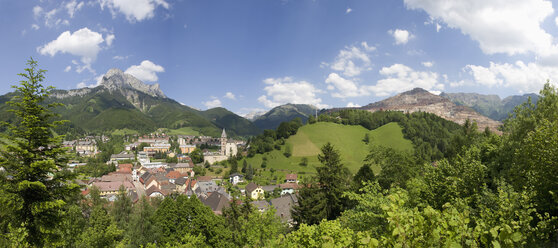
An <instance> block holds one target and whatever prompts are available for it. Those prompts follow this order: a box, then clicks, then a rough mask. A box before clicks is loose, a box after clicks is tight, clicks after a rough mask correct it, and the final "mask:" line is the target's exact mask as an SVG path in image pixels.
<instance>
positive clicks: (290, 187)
mask: <svg viewBox="0 0 558 248" xmlns="http://www.w3.org/2000/svg"><path fill="white" fill-rule="evenodd" d="M279 187H280V188H281V195H285V194H294V193H295V192H296V191H297V190H298V184H296V183H283V184H280V185H279Z"/></svg>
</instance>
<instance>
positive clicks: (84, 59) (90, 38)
mask: <svg viewBox="0 0 558 248" xmlns="http://www.w3.org/2000/svg"><path fill="white" fill-rule="evenodd" d="M554 5H555V2H552V1H545V0H506V1H503V0H475V1H455V2H451V1H445V0H391V1H369V0H355V1H338V0H329V1H323V0H297V1H294V0H292V1H289V0H266V1H262V0H246V1H218V0H215V1H202V0H182V1H170V0H98V1H94V0H91V1H84V0H66V1H49V0H42V1H8V0H0V20H1V21H0V31H1V32H2V34H3V36H2V38H1V39H0V54H1V56H0V82H1V83H0V94H4V93H7V92H9V91H11V88H10V85H13V84H15V83H17V81H18V80H20V78H19V77H18V76H17V75H16V74H17V73H19V72H21V71H22V70H23V68H24V67H25V61H26V59H27V58H28V57H30V56H32V57H33V58H35V59H36V60H38V61H39V65H40V67H41V68H44V69H46V70H48V73H47V81H46V84H48V85H53V86H55V87H56V88H59V89H75V88H79V87H94V86H96V85H97V83H98V79H99V77H100V76H102V75H103V74H104V73H105V72H106V71H108V70H109V69H110V68H119V69H122V70H123V71H127V72H129V73H131V74H133V75H134V76H136V77H138V78H139V79H141V80H143V81H144V82H146V83H149V84H152V83H159V84H160V86H161V89H162V90H163V92H164V93H165V94H166V95H167V96H168V97H170V98H173V99H175V100H177V101H179V102H181V103H184V104H186V105H189V106H192V107H195V108H199V109H207V108H211V107H215V106H223V107H226V108H228V109H230V110H232V111H234V112H236V113H239V114H247V113H250V112H253V111H263V110H268V109H270V108H272V107H274V106H277V105H280V104H285V103H288V102H291V103H308V104H314V105H317V106H319V107H343V106H359V105H366V104H368V103H371V102H374V101H378V100H381V99H383V98H386V97H388V96H392V95H394V94H397V93H400V92H402V91H405V90H410V89H412V88H414V87H422V88H425V89H427V90H430V91H432V92H478V93H483V94H498V95H500V96H501V97H505V96H508V95H513V94H523V93H529V92H538V91H539V90H540V88H541V86H542V85H543V84H544V83H545V82H546V80H547V79H548V80H550V81H551V82H553V83H554V82H558V45H557V43H556V37H558V27H557V25H558V19H557V13H556V12H555V11H554Z"/></svg>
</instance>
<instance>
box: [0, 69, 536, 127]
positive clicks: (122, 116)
mask: <svg viewBox="0 0 558 248" xmlns="http://www.w3.org/2000/svg"><path fill="white" fill-rule="evenodd" d="M13 96H14V93H13V92H12V93H8V94H5V95H2V96H0V115H2V116H7V118H5V120H7V121H10V116H11V114H10V113H9V112H7V109H8V108H7V105H6V104H5V102H6V101H9V100H10V99H11V98H12V97H13ZM529 97H531V98H532V99H533V101H534V102H535V101H536V99H537V95H535V94H530V95H523V96H510V97H507V98H504V99H503V100H501V99H500V98H499V97H498V96H496V95H481V94H476V93H442V94H441V95H439V96H438V95H434V94H431V93H430V92H428V91H426V90H423V89H420V88H416V89H413V90H411V91H407V92H403V93H400V94H398V95H396V96H393V97H390V98H387V99H384V100H382V101H379V102H375V103H371V104H368V105H366V106H363V107H360V109H363V110H367V111H378V110H396V111H404V112H415V111H424V112H430V113H433V114H436V115H438V116H440V117H442V118H445V119H447V120H450V121H454V122H456V123H459V124H463V123H464V122H465V120H467V119H471V120H475V121H476V122H477V124H478V126H479V127H480V128H482V129H484V128H486V127H488V128H489V129H491V130H494V131H496V129H497V127H498V126H499V125H500V124H501V123H500V122H499V121H498V120H503V119H504V118H505V117H507V115H508V113H509V112H511V111H512V110H513V108H514V107H515V106H517V105H519V104H521V103H523V102H525V101H526V100H527V99H528V98H529ZM47 102H61V103H63V104H64V106H63V107H58V108H56V109H55V112H56V113H58V114H60V116H61V119H66V120H69V121H70V122H69V124H67V127H66V129H67V130H70V129H75V130H79V131H80V132H94V133H95V132H96V133H98V132H110V131H113V130H117V129H131V130H135V131H138V132H142V133H145V132H152V131H155V130H156V129H158V128H169V129H179V128H183V127H188V128H190V129H191V130H193V131H196V132H198V133H200V134H203V135H209V136H218V135H219V134H220V133H221V129H223V128H225V129H227V133H229V134H230V135H232V136H251V135H256V134H259V133H261V132H262V130H265V129H275V128H277V126H279V124H280V123H281V122H284V121H290V120H292V119H294V118H297V117H298V118H301V119H302V121H303V122H306V120H307V119H308V116H310V115H314V114H316V113H317V112H318V110H317V108H316V107H314V106H312V105H307V104H285V105H281V106H277V107H275V108H273V109H271V110H270V111H268V112H266V113H264V114H261V115H258V116H255V117H254V119H253V120H248V119H246V118H244V117H241V116H239V115H237V114H235V113H233V112H231V111H229V110H227V109H225V108H221V107H218V108H212V109H209V110H205V111H200V110H197V109H194V108H191V107H188V106H186V105H183V104H180V103H178V102H177V101H175V100H173V99H170V98H168V97H166V96H165V94H164V93H163V92H162V91H161V89H160V88H159V85H158V84H152V85H149V84H145V83H143V82H142V81H140V80H138V79H137V78H135V77H133V76H132V75H130V74H127V73H124V72H122V71H121V70H119V69H110V70H109V71H108V72H107V73H106V74H105V75H104V76H103V77H102V79H101V82H100V84H99V86H97V87H94V88H81V89H75V90H55V91H53V92H52V94H51V96H50V98H49V99H48V100H47ZM335 110H336V109H331V110H327V111H335ZM322 111H323V110H322ZM477 112H478V113H477ZM67 130H63V131H67Z"/></svg>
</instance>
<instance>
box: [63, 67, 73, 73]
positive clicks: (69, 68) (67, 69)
mask: <svg viewBox="0 0 558 248" xmlns="http://www.w3.org/2000/svg"><path fill="white" fill-rule="evenodd" d="M71 70H72V66H71V65H69V66H66V69H64V72H69V71H71Z"/></svg>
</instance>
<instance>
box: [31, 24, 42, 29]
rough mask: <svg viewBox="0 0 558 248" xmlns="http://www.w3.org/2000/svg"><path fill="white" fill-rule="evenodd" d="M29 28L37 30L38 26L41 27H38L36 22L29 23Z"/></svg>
mask: <svg viewBox="0 0 558 248" xmlns="http://www.w3.org/2000/svg"><path fill="white" fill-rule="evenodd" d="M31 28H32V29H35V30H39V28H41V27H39V25H37V24H31Z"/></svg>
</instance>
